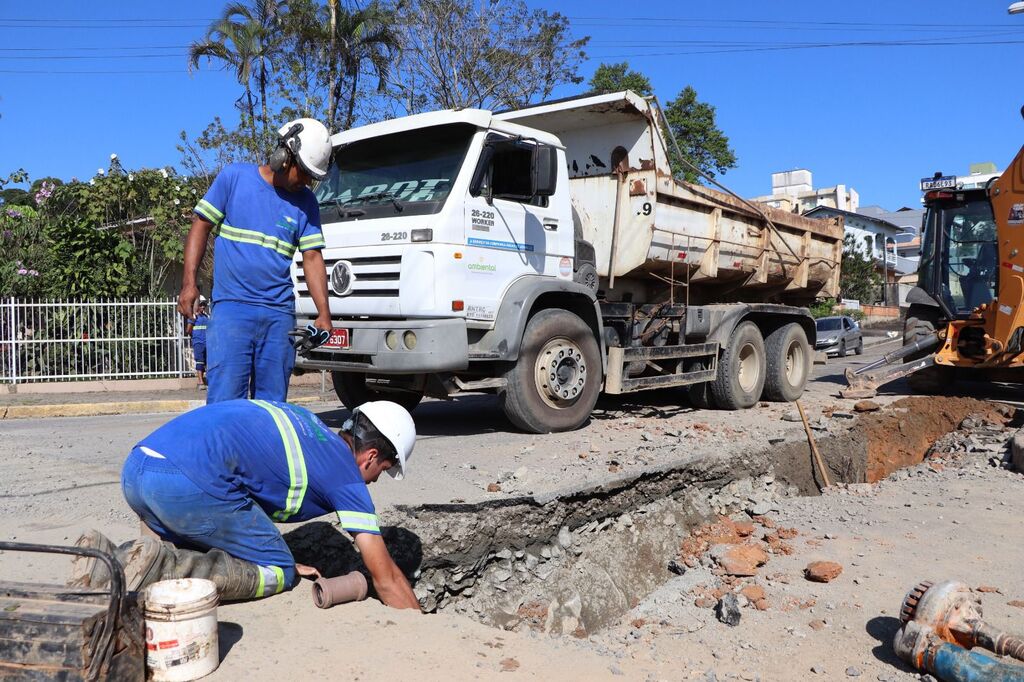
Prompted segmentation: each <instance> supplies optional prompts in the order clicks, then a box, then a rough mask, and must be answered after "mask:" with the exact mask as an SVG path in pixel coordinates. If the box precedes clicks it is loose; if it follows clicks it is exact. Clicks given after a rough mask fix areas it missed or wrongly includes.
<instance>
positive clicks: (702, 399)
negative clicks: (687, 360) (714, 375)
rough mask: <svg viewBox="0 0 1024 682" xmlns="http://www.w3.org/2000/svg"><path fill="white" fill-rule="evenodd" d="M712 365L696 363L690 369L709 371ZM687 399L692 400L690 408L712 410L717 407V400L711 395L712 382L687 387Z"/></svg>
mask: <svg viewBox="0 0 1024 682" xmlns="http://www.w3.org/2000/svg"><path fill="white" fill-rule="evenodd" d="M708 365H710V363H705V362H701V361H698V362H694V363H693V364H692V365H691V366H690V367H689V369H691V370H700V369H707V366H708ZM686 394H687V397H688V398H689V399H690V407H693V408H695V409H698V410H712V409H714V407H715V398H714V396H712V395H711V382H710V381H704V382H702V383H699V384H690V385H689V386H687V387H686Z"/></svg>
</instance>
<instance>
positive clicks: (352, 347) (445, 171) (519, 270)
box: [293, 92, 843, 433]
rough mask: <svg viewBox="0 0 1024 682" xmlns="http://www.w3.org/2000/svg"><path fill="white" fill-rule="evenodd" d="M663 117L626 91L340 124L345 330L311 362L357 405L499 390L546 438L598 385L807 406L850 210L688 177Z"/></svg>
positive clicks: (302, 312)
mask: <svg viewBox="0 0 1024 682" xmlns="http://www.w3.org/2000/svg"><path fill="white" fill-rule="evenodd" d="M663 130H664V123H663V118H661V116H660V111H659V110H658V108H657V106H656V103H655V102H654V101H652V100H647V99H645V98H642V97H640V96H638V95H636V94H634V93H632V92H620V93H614V94H608V95H598V96H590V97H583V98H576V99H571V100H566V101H561V102H554V103H547V104H542V105H538V106H535V107H530V108H526V109H522V110H518V111H509V112H504V113H492V112H490V111H481V110H476V109H463V110H460V111H438V112H432V113H426V114H419V115H415V116H408V117H405V118H398V119H393V120H389V121H384V122H381V123H375V124H372V125H367V126H363V127H361V128H355V129H352V130H347V131H345V132H342V133H338V134H336V135H334V136H333V138H332V142H333V144H334V146H335V155H334V163H333V166H332V168H331V172H330V175H329V176H328V177H327V178H326V179H325V180H324V181H323V182H321V183H320V184H319V185H318V187H317V189H316V194H317V197H318V199H319V202H320V211H321V216H322V220H323V231H324V237H325V239H326V242H327V246H326V248H324V250H323V256H324V261H325V263H326V267H327V273H328V277H329V286H330V292H329V293H330V307H331V314H332V317H333V320H334V326H335V329H334V331H333V333H332V334H331V338H330V341H329V342H328V343H327V345H325V346H322V347H321V348H319V349H317V350H315V351H312V352H310V353H308V354H307V355H305V356H302V357H299V358H298V362H297V367H298V368H299V369H300V370H330V371H331V372H332V376H333V379H334V386H335V389H336V391H337V393H338V396H339V397H340V399H341V400H342V402H343V403H344V404H345V405H346V406H348V407H349V408H352V407H355V406H357V405H359V404H360V403H362V402H364V401H367V400H373V399H377V398H383V397H386V398H388V399H390V400H395V401H397V402H400V403H402V404H404V405H406V406H407V407H410V408H411V407H414V406H415V405H416V404H417V403H418V402H419V401H420V400H421V399H422V397H423V396H425V395H426V396H434V397H439V398H448V397H452V396H455V395H458V394H461V393H467V392H491V393H496V394H497V396H498V399H499V400H500V402H501V405H502V407H503V409H504V411H505V413H506V414H507V415H508V417H509V419H510V420H511V421H512V422H513V423H514V424H515V425H516V426H518V427H520V428H522V429H525V430H527V431H531V432H538V433H544V432H550V431H562V430H569V429H575V428H577V427H579V426H580V425H582V424H583V423H584V422H585V421H586V420H587V418H588V416H589V415H590V412H591V410H592V409H593V407H594V404H595V402H596V401H597V399H598V395H599V394H600V393H601V391H602V390H603V391H604V392H606V393H612V394H620V393H629V392H633V391H640V390H644V389H653V388H666V387H673V386H674V387H681V386H686V387H688V388H687V390H686V391H681V392H680V400H681V401H685V400H686V399H687V397H688V399H689V401H690V402H691V403H692V404H694V405H695V406H699V407H717V408H720V409H741V408H746V407H750V406H752V405H754V404H756V403H757V401H758V400H781V401H787V400H788V401H791V400H795V399H797V398H798V397H799V396H800V395H801V393H802V391H803V389H804V384H805V383H806V381H807V377H808V374H809V372H810V369H811V366H812V353H811V348H812V347H813V344H814V335H815V326H814V321H813V320H812V319H811V317H810V315H809V314H808V312H807V310H806V309H805V308H804V307H802V306H806V305H808V304H810V303H811V302H813V301H814V299H815V298H816V297H819V296H835V295H836V293H837V289H838V282H839V265H840V258H841V254H842V239H843V228H842V224H841V223H839V222H829V221H822V220H812V219H807V218H803V217H801V216H798V215H794V214H790V213H786V212H782V211H777V210H773V209H771V208H768V207H756V206H754V205H752V204H750V203H748V202H746V201H744V200H742V199H740V198H738V197H736V196H734V195H731V194H729V193H726V192H722V191H718V190H714V189H710V188H708V187H704V186H701V185H696V184H689V183H685V182H680V181H678V180H676V179H674V178H673V176H672V172H671V170H670V167H669V156H668V148H667V146H666V138H665V136H664V135H663ZM293 275H294V281H295V292H296V297H297V318H298V322H299V324H300V325H302V324H305V323H306V322H307V321H309V320H310V319H312V318H314V317H315V316H316V310H315V306H314V305H313V302H312V300H311V298H310V296H309V293H308V290H307V288H306V284H305V279H304V276H303V272H302V263H301V261H296V263H295V265H294V270H293ZM687 394H688V395H687Z"/></svg>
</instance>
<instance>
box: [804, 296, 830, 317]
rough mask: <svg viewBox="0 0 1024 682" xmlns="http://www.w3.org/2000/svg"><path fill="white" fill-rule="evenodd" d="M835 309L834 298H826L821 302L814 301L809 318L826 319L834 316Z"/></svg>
mask: <svg viewBox="0 0 1024 682" xmlns="http://www.w3.org/2000/svg"><path fill="white" fill-rule="evenodd" d="M835 309H836V301H835V299H834V298H826V299H825V300H823V301H815V302H814V305H812V306H811V308H810V310H811V317H813V318H814V319H818V318H819V317H828V316H829V315H834V314H835Z"/></svg>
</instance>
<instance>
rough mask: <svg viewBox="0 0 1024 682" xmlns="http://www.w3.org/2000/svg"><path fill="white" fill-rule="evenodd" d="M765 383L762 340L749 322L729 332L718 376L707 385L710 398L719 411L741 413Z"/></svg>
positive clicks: (752, 403) (753, 325)
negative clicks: (709, 388) (712, 398)
mask: <svg viewBox="0 0 1024 682" xmlns="http://www.w3.org/2000/svg"><path fill="white" fill-rule="evenodd" d="M764 380H765V357H764V339H763V338H762V337H761V330H760V329H758V328H757V325H756V324H754V323H753V322H743V323H741V324H740V325H739V326H738V327H736V329H734V330H733V332H732V336H730V337H729V344H728V345H727V346H726V347H725V350H724V351H723V352H722V355H721V357H720V358H719V361H718V376H717V377H715V380H714V381H712V382H711V395H712V396H713V397H714V399H715V403H717V405H718V407H720V408H721V409H723V410H741V409H745V408H747V407H751V406H753V405H754V404H755V403H757V401H758V400H759V399H760V398H761V391H762V389H764Z"/></svg>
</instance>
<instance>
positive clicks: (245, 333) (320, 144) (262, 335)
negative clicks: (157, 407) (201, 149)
mask: <svg viewBox="0 0 1024 682" xmlns="http://www.w3.org/2000/svg"><path fill="white" fill-rule="evenodd" d="M330 159H331V142H330V135H329V134H328V132H327V128H325V127H324V125H323V124H322V123H320V122H318V121H315V120H313V119H311V118H302V119H298V120H297V121H293V122H291V123H289V124H287V125H285V126H284V127H283V128H281V129H280V131H279V138H278V146H277V149H275V150H274V152H273V153H272V154H271V155H270V159H269V160H268V162H267V163H266V164H265V165H262V166H257V165H255V164H231V165H229V166H226V167H225V168H224V170H222V171H221V172H220V174H218V175H217V178H216V179H215V180H214V181H213V185H212V186H211V187H210V190H209V191H208V192H207V193H206V195H205V196H204V197H203V198H202V199H201V200H200V201H199V204H198V205H196V207H195V215H194V216H193V219H192V228H191V229H190V230H189V233H188V237H187V239H186V241H185V273H184V277H183V282H182V286H181V293H180V294H179V295H178V311H179V312H180V313H181V314H182V315H184V316H185V317H187V318H189V319H194V318H195V316H196V312H197V311H196V302H197V300H198V299H199V290H198V289H197V288H196V272H197V270H198V268H199V263H200V262H201V261H202V259H203V254H204V253H205V251H206V242H207V239H208V238H209V235H210V233H211V232H214V233H215V234H216V239H215V240H214V258H213V308H212V310H211V315H210V322H209V333H208V342H207V351H208V357H207V360H208V362H207V369H206V373H207V379H208V382H209V392H208V393H207V396H206V401H207V403H215V402H218V401H221V400H233V399H236V398H245V397H250V396H251V397H255V398H260V399H263V400H278V401H284V400H285V399H286V398H287V396H288V380H289V377H290V376H291V371H292V367H293V366H294V364H295V352H294V348H293V347H292V344H291V342H290V340H289V338H288V332H289V331H291V330H292V328H293V327H294V326H295V299H294V295H293V291H292V280H291V264H292V257H293V256H294V255H295V251H296V249H297V250H298V251H300V252H302V267H303V272H304V273H305V275H306V284H307V286H308V287H309V293H310V296H311V297H312V298H313V302H314V303H315V304H316V309H317V318H316V320H315V321H314V323H313V325H314V326H315V327H316V328H317V329H319V330H321V332H322V340H326V337H327V334H328V332H329V331H330V329H331V314H330V309H329V308H328V303H327V272H326V269H325V267H324V261H323V256H322V255H321V253H320V249H322V248H323V247H324V238H323V234H322V233H321V231H320V208H319V206H318V205H317V201H316V197H315V196H314V195H313V192H311V191H310V190H309V187H308V185H309V184H310V183H311V182H312V181H313V180H315V179H321V178H323V177H324V176H325V175H326V174H327V170H328V167H329V165H330ZM322 340H321V342H322ZM250 386H251V389H250Z"/></svg>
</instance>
